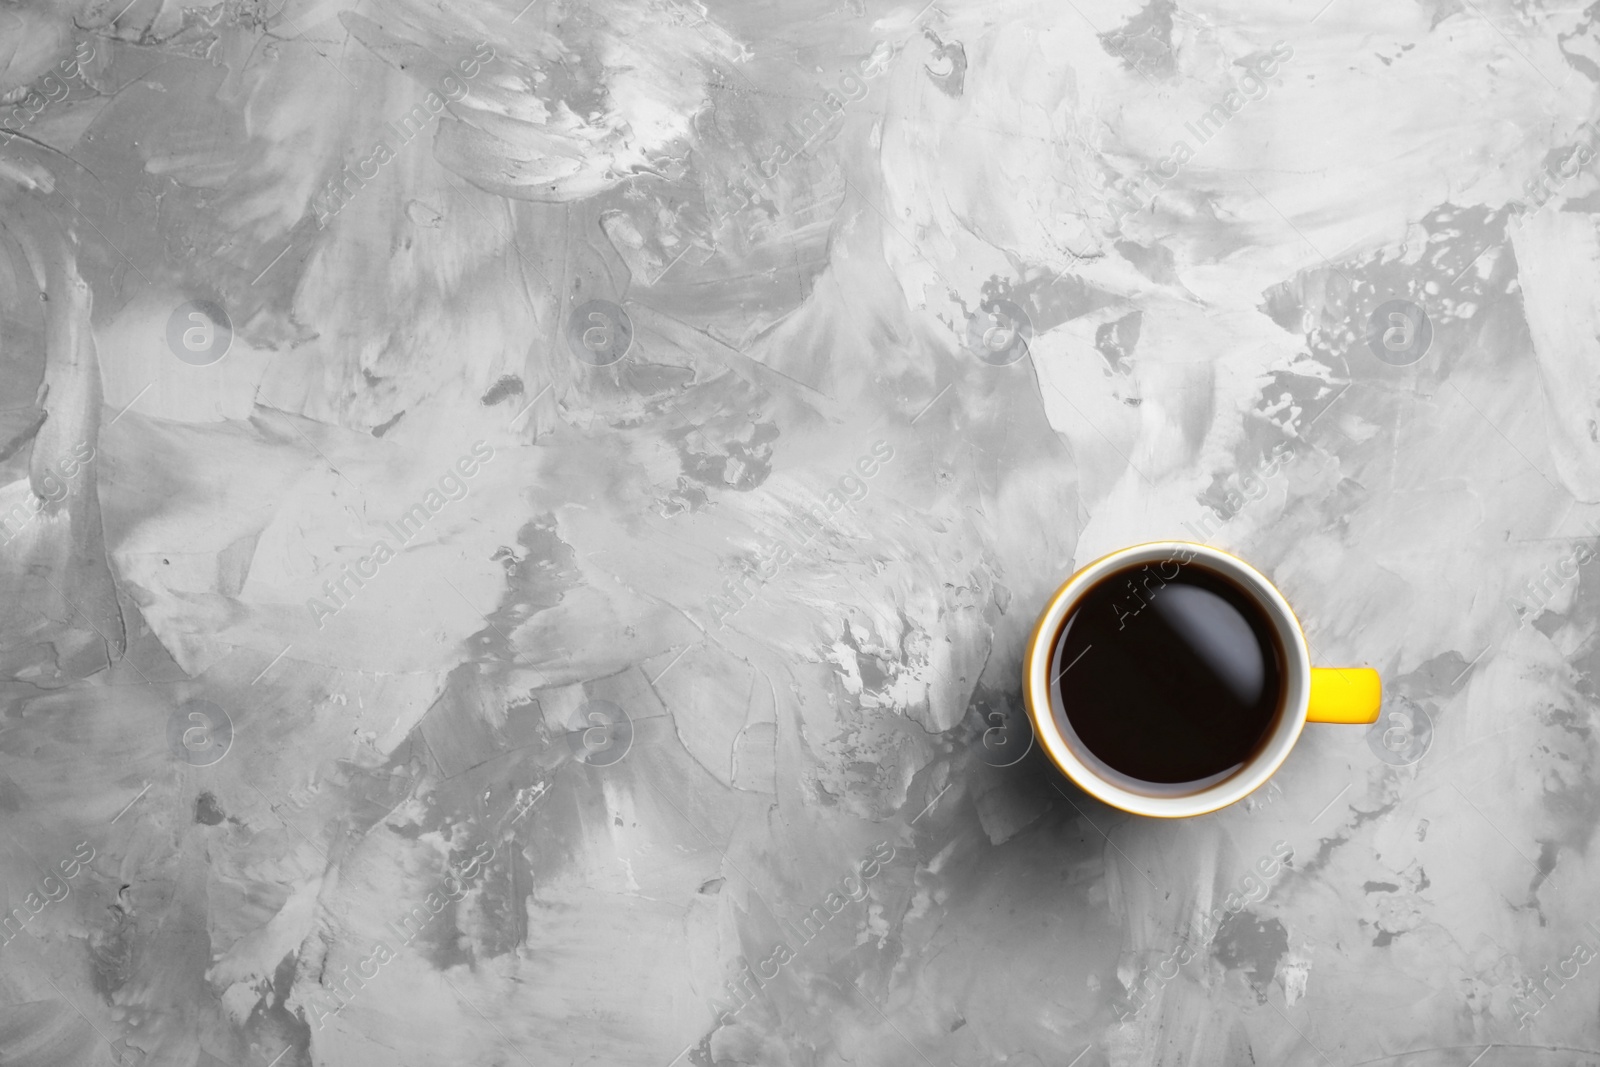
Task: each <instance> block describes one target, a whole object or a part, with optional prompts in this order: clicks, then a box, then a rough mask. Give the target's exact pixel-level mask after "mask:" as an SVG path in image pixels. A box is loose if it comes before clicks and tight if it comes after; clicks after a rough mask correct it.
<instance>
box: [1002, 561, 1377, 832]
mask: <svg viewBox="0 0 1600 1067" xmlns="http://www.w3.org/2000/svg"><path fill="white" fill-rule="evenodd" d="M1172 561H1177V562H1179V563H1190V564H1195V565H1198V566H1199V567H1201V568H1203V569H1206V570H1210V571H1213V572H1216V573H1217V574H1220V575H1221V576H1222V577H1224V578H1226V579H1228V580H1229V581H1230V582H1231V583H1232V584H1233V585H1235V586H1236V587H1237V588H1239V589H1241V590H1243V591H1244V593H1245V594H1246V595H1247V596H1248V597H1250V599H1252V600H1253V601H1254V602H1255V604H1256V605H1257V606H1258V607H1259V608H1260V609H1261V611H1262V613H1263V615H1264V617H1265V620H1266V622H1267V623H1268V625H1270V626H1271V627H1272V629H1273V630H1274V632H1275V633H1276V635H1277V638H1278V645H1279V647H1280V648H1281V650H1282V651H1283V653H1284V659H1285V662H1284V664H1283V671H1282V679H1283V680H1282V685H1281V686H1280V689H1279V705H1278V713H1277V715H1276V718H1275V719H1274V723H1273V725H1272V727H1271V728H1270V729H1269V730H1268V732H1267V735H1266V738H1265V740H1264V741H1263V742H1262V743H1261V744H1259V745H1257V747H1256V750H1255V753H1254V755H1252V756H1251V758H1250V759H1248V760H1247V761H1246V762H1245V763H1244V765H1243V766H1241V767H1240V768H1239V769H1238V770H1237V771H1235V772H1233V773H1232V774H1230V775H1229V776H1228V777H1226V778H1224V779H1222V780H1221V781H1217V782H1210V783H1205V784H1202V783H1196V785H1197V788H1196V789H1194V790H1193V791H1192V792H1183V791H1181V789H1179V790H1175V789H1174V788H1173V787H1171V786H1162V787H1160V788H1159V789H1157V788H1152V789H1151V791H1149V792H1141V791H1140V790H1138V789H1137V788H1135V787H1134V786H1133V784H1132V783H1130V782H1128V781H1114V780H1112V779H1111V778H1110V777H1109V776H1107V775H1105V774H1103V773H1101V772H1100V771H1099V770H1097V769H1095V768H1096V765H1097V764H1098V762H1099V761H1098V760H1096V759H1094V758H1093V756H1092V754H1089V753H1080V752H1079V751H1078V749H1079V748H1080V747H1081V746H1082V742H1081V741H1079V740H1078V739H1077V738H1076V737H1075V736H1073V734H1072V731H1071V729H1070V727H1069V728H1067V729H1063V725H1062V723H1060V722H1058V721H1057V716H1056V713H1055V710H1054V701H1053V699H1052V694H1051V689H1052V686H1053V682H1054V679H1052V678H1051V677H1050V669H1051V664H1052V662H1053V659H1054V653H1055V649H1056V645H1057V642H1058V641H1059V640H1060V638H1061V635H1062V628H1063V625H1064V624H1065V622H1066V620H1067V618H1068V617H1069V616H1070V615H1071V614H1072V610H1073V608H1074V607H1075V606H1076V605H1077V603H1078V600H1079V598H1080V597H1082V596H1083V594H1084V593H1086V592H1087V591H1088V590H1089V589H1091V588H1093V587H1094V586H1095V585H1096V583H1098V582H1099V581H1100V580H1101V579H1103V578H1106V577H1108V576H1110V575H1113V574H1116V573H1117V572H1119V571H1124V570H1128V569H1130V568H1134V567H1139V566H1142V565H1146V564H1163V563H1168V562H1172ZM1022 692H1023V696H1024V699H1025V700H1026V703H1027V706H1028V717H1029V719H1030V720H1031V722H1032V724H1033V730H1034V734H1035V736H1036V737H1038V739H1039V741H1040V743H1041V744H1042V745H1043V746H1044V750H1045V752H1046V753H1047V754H1048V755H1049V757H1050V759H1051V762H1053V763H1054V764H1055V765H1056V766H1057V767H1058V768H1059V769H1060V770H1061V772H1062V773H1063V774H1065V775H1066V776H1067V777H1068V778H1070V779H1072V781H1073V782H1074V783H1076V784H1077V786H1078V787H1079V788H1080V789H1082V790H1083V791H1084V792H1086V793H1088V794H1089V795H1090V796H1093V797H1095V798H1096V799H1098V800H1101V801H1103V802H1104V803H1106V804H1110V805H1111V806H1112V807H1116V808H1121V809H1122V810H1123V811H1127V812H1132V813H1133V814H1135V815H1151V816H1157V817H1161V818H1169V819H1170V818H1185V817H1188V816H1191V815H1204V814H1205V813H1206V812H1210V811H1216V810H1217V809H1218V808H1222V807H1226V806H1227V805H1229V804H1232V803H1234V802H1235V801H1238V800H1243V799H1244V798H1245V797H1246V796H1249V795H1250V793H1251V792H1252V791H1254V790H1255V789H1257V788H1258V787H1260V786H1261V785H1263V784H1264V783H1265V782H1266V781H1267V779H1268V778H1270V777H1272V774H1273V772H1274V771H1276V770H1277V769H1278V768H1279V766H1281V765H1282V764H1283V761H1284V760H1285V759H1286V758H1287V757H1288V755H1289V750H1290V749H1292V748H1293V747H1294V744H1295V742H1296V741H1297V740H1299V738H1300V731H1301V729H1302V728H1303V727H1304V726H1305V724H1306V723H1308V722H1331V723H1373V722H1376V721H1377V720H1378V711H1379V708H1380V706H1381V704H1382V702H1383V687H1382V683H1381V682H1380V680H1379V678H1378V672H1377V671H1375V670H1372V669H1371V668H1369V667H1347V668H1324V667H1313V666H1311V654H1310V650H1309V649H1308V647H1307V645H1306V637H1305V633H1304V631H1302V630H1301V628H1300V621H1299V620H1298V619H1296V618H1295V615H1294V612H1293V611H1292V610H1291V609H1290V608H1289V603H1288V601H1286V600H1285V599H1284V598H1283V594H1282V593H1280V592H1278V590H1277V588H1276V587H1275V586H1274V585H1273V584H1272V583H1271V582H1270V581H1268V580H1267V579H1266V577H1265V576H1263V575H1262V574H1261V572H1260V571H1258V570H1256V569H1255V568H1254V567H1252V566H1250V565H1249V564H1248V563H1246V562H1244V561H1243V560H1241V559H1238V558H1236V557H1234V556H1230V555H1229V554H1228V553H1226V552H1223V551H1221V550H1220V549H1215V548H1212V547H1211V546H1210V545H1202V544H1198V543H1195V542H1191V541H1152V542H1149V543H1147V544H1142V545H1134V546H1132V547H1130V548H1124V549H1120V550H1119V551H1116V552H1113V553H1111V554H1110V555H1107V556H1102V557H1100V558H1099V559H1097V560H1095V561H1094V562H1093V563H1090V564H1089V565H1088V566H1086V567H1083V568H1081V569H1080V570H1079V571H1078V572H1077V573H1075V574H1074V575H1073V576H1072V577H1071V578H1068V579H1067V581H1066V583H1065V584H1064V585H1062V586H1061V588H1060V589H1058V590H1056V592H1055V595H1054V596H1052V597H1051V598H1050V601H1049V603H1047V604H1046V605H1045V607H1044V611H1043V612H1041V613H1040V615H1039V621H1038V622H1037V623H1035V624H1034V627H1033V633H1032V635H1031V636H1030V637H1029V638H1028V645H1027V649H1026V651H1025V652H1024V654H1023V658H1022ZM1068 692H1070V688H1069V689H1068Z"/></svg>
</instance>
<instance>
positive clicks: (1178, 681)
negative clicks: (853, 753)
mask: <svg viewBox="0 0 1600 1067" xmlns="http://www.w3.org/2000/svg"><path fill="white" fill-rule="evenodd" d="M1283 677H1284V655H1283V653H1282V651H1281V649H1280V646H1279V642H1278V639H1277V636H1276V634H1275V632H1274V631H1273V629H1272V626H1271V623H1270V622H1269V620H1268V618H1267V616H1266V615H1265V613H1264V612H1263V611H1262V609H1261V608H1260V607H1259V606H1258V605H1257V604H1256V602H1255V601H1254V600H1253V599H1252V598H1251V597H1250V596H1249V595H1248V594H1247V593H1246V592H1245V591H1244V590H1242V589H1240V588H1239V587H1238V586H1236V585H1235V584H1234V583H1233V582H1232V581H1230V580H1229V579H1227V578H1224V577H1223V576H1222V575H1220V574H1218V573H1216V572H1215V571H1212V570H1209V569H1207V568H1205V567H1202V566H1199V565H1197V564H1193V563H1180V562H1178V561H1176V560H1167V561H1164V562H1160V563H1151V564H1141V565H1138V566H1135V567H1131V568H1128V569H1125V570H1121V571H1117V572H1115V573H1113V574H1110V575H1108V576H1106V577H1105V578H1102V579H1101V580H1100V581H1099V582H1097V583H1096V584H1095V585H1094V586H1092V587H1091V588H1090V589H1089V590H1088V591H1087V592H1086V593H1085V594H1084V595H1083V596H1082V597H1081V598H1080V599H1079V601H1078V604H1077V606H1076V607H1075V608H1074V609H1073V611H1072V613H1071V614H1070V615H1068V616H1067V618H1066V621H1065V622H1064V623H1063V624H1062V628H1061V632H1060V634H1059V636H1058V637H1057V639H1056V652H1055V657H1054V663H1053V665H1052V667H1051V678H1052V679H1053V680H1054V681H1053V685H1052V687H1051V688H1052V690H1053V692H1052V696H1053V697H1054V700H1055V713H1056V718H1057V722H1058V724H1059V725H1061V726H1062V727H1063V733H1067V734H1068V736H1069V738H1070V736H1071V735H1072V734H1076V735H1077V738H1078V740H1079V741H1080V742H1082V745H1081V748H1086V749H1088V751H1089V752H1090V753H1092V754H1093V755H1094V756H1095V757H1097V758H1098V759H1099V760H1100V761H1102V762H1103V763H1104V764H1105V765H1106V766H1107V767H1109V768H1110V769H1111V770H1113V771H1115V772H1118V773H1119V774H1120V775H1122V776H1125V777H1127V778H1130V779H1133V782H1131V783H1126V784H1128V785H1132V786H1134V787H1135V788H1137V785H1138V783H1154V784H1157V785H1161V786H1167V787H1171V786H1174V785H1177V784H1179V783H1193V784H1194V785H1195V788H1203V787H1204V786H1205V785H1208V784H1210V783H1211V782H1215V781H1219V780H1221V779H1222V778H1225V777H1226V776H1227V775H1228V774H1230V773H1231V772H1233V771H1235V770H1237V769H1238V768H1239V767H1240V766H1241V765H1242V764H1244V763H1245V762H1246V761H1247V760H1249V759H1250V758H1251V757H1252V756H1253V755H1255V753H1256V751H1257V750H1258V749H1259V748H1260V746H1261V745H1262V744H1263V743H1264V742H1265V741H1266V739H1267V736H1268V735H1269V734H1270V732H1271V731H1272V728H1273V726H1274V724H1275V723H1276V721H1277V717H1278V711H1279V707H1280V705H1281V703H1282V692H1281V691H1282V687H1283ZM1063 718H1064V720H1065V721H1064V722H1063V721H1062V720H1063ZM1069 728H1070V730H1069Z"/></svg>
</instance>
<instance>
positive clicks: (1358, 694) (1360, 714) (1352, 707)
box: [1306, 667, 1383, 723]
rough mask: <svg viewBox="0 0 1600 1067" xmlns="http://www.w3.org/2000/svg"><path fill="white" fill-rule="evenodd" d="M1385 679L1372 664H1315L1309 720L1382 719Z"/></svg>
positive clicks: (1374, 720)
mask: <svg viewBox="0 0 1600 1067" xmlns="http://www.w3.org/2000/svg"><path fill="white" fill-rule="evenodd" d="M1382 706H1383V682H1382V680H1380V679H1379V678H1378V672H1377V671H1375V670H1373V669H1372V668H1371V667H1312V668H1311V703H1310V704H1308V705H1307V706H1306V722H1345V723H1369V722H1377V721H1378V711H1379V709H1380V708H1381V707H1382Z"/></svg>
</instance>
